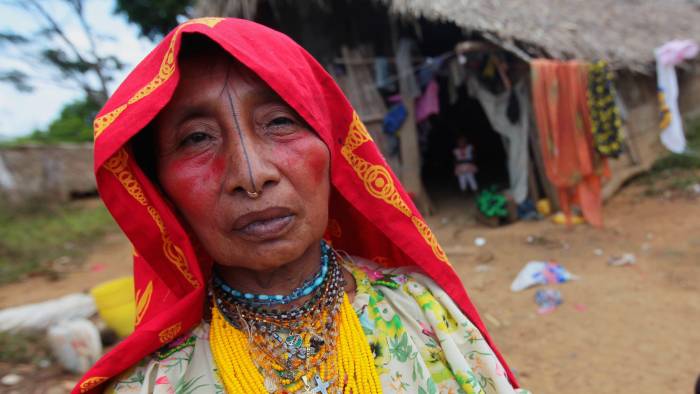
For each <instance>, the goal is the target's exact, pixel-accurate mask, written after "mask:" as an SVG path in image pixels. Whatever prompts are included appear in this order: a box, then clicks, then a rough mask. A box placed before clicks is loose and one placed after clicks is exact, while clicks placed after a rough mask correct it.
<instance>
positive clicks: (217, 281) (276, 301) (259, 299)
mask: <svg viewBox="0 0 700 394" xmlns="http://www.w3.org/2000/svg"><path fill="white" fill-rule="evenodd" d="M331 259H335V255H334V253H333V250H332V248H331V247H330V245H328V244H327V243H326V242H325V241H321V268H320V269H319V271H318V272H317V273H316V275H314V277H313V278H311V279H307V280H305V281H304V283H302V284H301V286H299V287H297V288H295V289H294V290H292V292H291V293H289V294H287V295H283V294H274V295H271V294H253V293H247V292H241V291H239V290H236V289H234V288H232V287H231V286H229V285H228V284H226V282H224V280H223V279H221V277H219V275H218V274H217V273H216V271H215V272H214V275H213V278H212V280H213V284H214V286H216V287H217V288H219V289H220V290H222V291H223V292H224V293H225V294H226V295H228V296H229V297H231V298H232V299H234V300H239V301H243V302H245V303H249V304H252V305H267V306H269V305H285V304H289V303H290V302H293V301H296V300H298V299H300V298H302V297H306V296H308V295H310V294H311V293H313V292H314V291H315V290H316V289H318V287H319V286H321V284H322V283H323V281H324V280H325V279H326V276H327V275H328V265H329V261H330V260H331Z"/></svg>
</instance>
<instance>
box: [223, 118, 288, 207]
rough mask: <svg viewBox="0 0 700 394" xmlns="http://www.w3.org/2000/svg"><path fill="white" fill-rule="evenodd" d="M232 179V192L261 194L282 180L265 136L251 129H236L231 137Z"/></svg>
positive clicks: (230, 172)
mask: <svg viewBox="0 0 700 394" xmlns="http://www.w3.org/2000/svg"><path fill="white" fill-rule="evenodd" d="M230 141H231V143H230V146H231V149H229V152H230V153H229V158H228V160H229V168H230V170H231V171H229V174H230V176H229V179H228V180H227V182H228V183H229V184H228V185H227V187H226V188H227V189H228V190H229V191H232V192H239V193H243V194H247V195H248V196H259V195H260V194H261V193H263V192H264V191H266V190H269V189H270V188H271V187H273V186H274V185H275V184H277V183H278V182H279V179H280V173H279V171H278V169H277V167H276V166H275V164H274V157H273V155H272V152H271V149H270V147H269V146H267V144H266V143H265V142H264V141H261V138H260V137H258V136H256V135H255V134H254V133H252V132H250V131H247V130H240V131H234V133H233V134H232V135H231V138H230Z"/></svg>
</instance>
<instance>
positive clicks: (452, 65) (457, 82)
mask: <svg viewBox="0 0 700 394" xmlns="http://www.w3.org/2000/svg"><path fill="white" fill-rule="evenodd" d="M460 59H464V63H466V58H465V57H464V55H459V56H457V57H455V58H453V59H452V60H451V61H450V62H449V64H448V73H447V96H448V98H449V102H450V105H453V104H454V103H456V102H457V99H458V98H459V92H458V91H457V89H458V88H459V87H461V86H462V85H464V79H465V78H466V73H465V72H464V63H462V60H460Z"/></svg>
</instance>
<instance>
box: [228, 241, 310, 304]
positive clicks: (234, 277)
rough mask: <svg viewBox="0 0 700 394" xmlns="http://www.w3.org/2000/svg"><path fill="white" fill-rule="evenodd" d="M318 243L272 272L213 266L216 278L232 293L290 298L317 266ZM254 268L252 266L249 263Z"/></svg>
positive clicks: (268, 270) (269, 270) (270, 270)
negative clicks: (217, 276)
mask: <svg viewBox="0 0 700 394" xmlns="http://www.w3.org/2000/svg"><path fill="white" fill-rule="evenodd" d="M319 245H320V244H319V242H314V243H313V244H312V245H311V246H309V247H308V248H307V249H306V251H304V254H302V255H301V257H299V258H298V259H295V260H292V261H288V262H283V263H282V264H281V265H279V266H278V267H276V268H273V269H267V270H262V271H260V270H254V269H249V268H243V267H229V266H223V265H217V266H216V270H217V273H218V274H219V276H220V277H221V278H222V279H223V280H224V281H225V282H226V283H228V284H229V286H231V287H233V288H234V289H236V290H238V291H241V292H244V293H252V294H269V295H274V294H282V295H286V294H290V293H291V292H292V291H293V290H294V289H295V288H297V287H299V286H301V285H302V283H304V281H305V280H307V279H310V278H312V277H313V276H314V275H315V274H316V273H317V272H318V270H319V269H320V266H321V248H320V246H319ZM251 263H252V264H254V263H255V262H251Z"/></svg>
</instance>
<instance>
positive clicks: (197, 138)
mask: <svg viewBox="0 0 700 394" xmlns="http://www.w3.org/2000/svg"><path fill="white" fill-rule="evenodd" d="M209 139H211V136H210V135H209V134H207V133H204V132H201V131H196V132H194V133H190V134H188V135H187V136H186V137H185V138H184V139H183V140H182V142H181V143H180V146H187V145H195V144H199V143H202V142H205V141H208V140H209Z"/></svg>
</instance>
